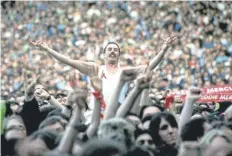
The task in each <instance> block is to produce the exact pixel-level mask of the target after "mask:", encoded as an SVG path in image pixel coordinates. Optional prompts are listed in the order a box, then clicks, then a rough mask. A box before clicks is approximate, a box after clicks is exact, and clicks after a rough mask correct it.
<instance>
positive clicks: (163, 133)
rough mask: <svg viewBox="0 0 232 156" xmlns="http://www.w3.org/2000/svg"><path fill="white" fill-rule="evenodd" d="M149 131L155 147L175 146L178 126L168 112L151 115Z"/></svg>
mask: <svg viewBox="0 0 232 156" xmlns="http://www.w3.org/2000/svg"><path fill="white" fill-rule="evenodd" d="M149 130H150V132H151V136H152V139H153V141H154V142H155V145H156V146H161V145H163V144H164V145H169V146H172V147H174V146H175V145H176V139H177V131H178V125H177V122H176V119H175V117H174V116H173V115H172V114H171V113H168V112H160V113H156V114H154V115H153V117H152V119H151V123H150V127H149Z"/></svg>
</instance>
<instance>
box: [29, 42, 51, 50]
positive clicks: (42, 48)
mask: <svg viewBox="0 0 232 156" xmlns="http://www.w3.org/2000/svg"><path fill="white" fill-rule="evenodd" d="M30 43H31V44H32V45H34V46H37V47H38V48H40V49H41V50H47V49H48V48H49V47H48V45H47V43H45V42H43V41H41V40H38V41H30Z"/></svg>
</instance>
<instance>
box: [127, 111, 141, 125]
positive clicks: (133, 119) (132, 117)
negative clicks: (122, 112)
mask: <svg viewBox="0 0 232 156" xmlns="http://www.w3.org/2000/svg"><path fill="white" fill-rule="evenodd" d="M126 120H127V121H129V122H130V123H132V124H133V125H134V126H135V127H136V126H138V125H139V124H140V123H141V121H140V118H139V117H138V115H136V114H134V113H127V115H126Z"/></svg>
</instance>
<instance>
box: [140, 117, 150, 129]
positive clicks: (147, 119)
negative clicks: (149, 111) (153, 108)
mask: <svg viewBox="0 0 232 156" xmlns="http://www.w3.org/2000/svg"><path fill="white" fill-rule="evenodd" d="M151 118H152V115H148V116H145V117H144V118H143V119H142V126H143V129H149V126H150V123H151Z"/></svg>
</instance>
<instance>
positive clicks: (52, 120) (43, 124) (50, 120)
mask: <svg viewBox="0 0 232 156" xmlns="http://www.w3.org/2000/svg"><path fill="white" fill-rule="evenodd" d="M61 119H62V118H61V117H59V116H51V117H48V118H46V119H45V120H43V121H42V122H41V123H40V125H39V129H43V128H44V127H46V126H49V125H53V124H55V123H57V122H59V123H60V124H61V125H62V126H63V127H64V125H63V123H61V121H60V120H61Z"/></svg>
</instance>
